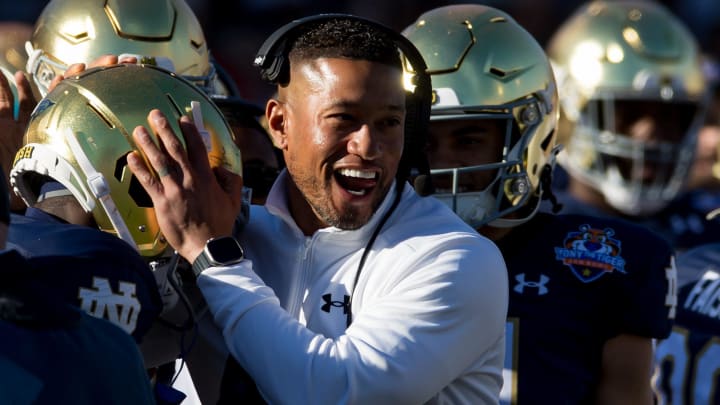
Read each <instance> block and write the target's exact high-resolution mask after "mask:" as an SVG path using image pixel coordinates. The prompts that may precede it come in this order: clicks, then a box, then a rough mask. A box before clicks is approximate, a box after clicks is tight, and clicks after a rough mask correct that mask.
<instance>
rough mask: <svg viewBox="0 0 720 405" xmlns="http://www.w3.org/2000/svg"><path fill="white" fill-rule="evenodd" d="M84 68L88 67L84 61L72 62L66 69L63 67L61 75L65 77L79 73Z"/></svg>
mask: <svg viewBox="0 0 720 405" xmlns="http://www.w3.org/2000/svg"><path fill="white" fill-rule="evenodd" d="M86 69H88V67H87V66H86V65H85V64H84V63H73V64H72V65H70V66H68V68H67V69H65V72H64V73H63V74H62V75H63V76H65V77H70V76H74V75H77V74H80V73H82V72H83V71H84V70H86Z"/></svg>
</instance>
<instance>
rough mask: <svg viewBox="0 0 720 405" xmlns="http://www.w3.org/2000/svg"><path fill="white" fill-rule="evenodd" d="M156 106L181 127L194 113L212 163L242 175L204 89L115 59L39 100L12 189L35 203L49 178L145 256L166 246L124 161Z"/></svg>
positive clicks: (148, 204) (16, 163)
mask: <svg viewBox="0 0 720 405" xmlns="http://www.w3.org/2000/svg"><path fill="white" fill-rule="evenodd" d="M153 108H158V109H160V110H161V111H162V112H163V114H165V116H167V117H168V119H169V121H170V125H171V126H172V128H173V130H174V131H175V133H176V134H180V133H181V131H180V126H179V123H178V120H179V118H180V117H181V116H182V115H189V116H191V118H192V119H193V121H194V122H195V125H196V126H197V127H198V129H199V130H200V132H201V134H203V136H204V137H205V143H206V147H207V152H208V157H209V158H210V163H211V165H213V166H215V167H217V166H220V165H222V166H224V167H226V168H227V169H228V170H230V171H232V172H234V173H237V174H239V175H242V166H241V158H240V151H239V149H238V148H237V147H236V146H235V143H234V142H233V137H232V132H231V130H230V128H229V126H228V124H227V122H226V121H225V119H224V118H223V116H222V113H221V112H220V110H219V109H218V108H217V107H216V106H215V104H214V103H212V102H211V101H210V99H209V98H208V96H207V95H206V94H204V93H203V92H202V91H201V90H200V89H198V88H197V87H196V86H194V85H192V84H191V83H190V82H189V81H187V80H184V79H182V78H180V77H179V76H177V75H175V74H172V73H169V72H167V71H166V70H164V69H160V68H157V67H154V66H147V65H115V66H111V67H105V68H95V69H90V70H87V71H85V72H83V73H81V74H80V75H78V76H76V77H72V78H66V79H65V80H63V81H62V82H60V84H59V85H58V86H57V87H56V88H55V89H54V90H53V91H51V92H50V93H48V95H47V96H46V97H45V98H44V99H43V100H42V101H41V102H40V103H39V104H38V105H37V107H36V108H35V110H34V112H33V114H32V116H31V119H30V123H29V125H28V129H27V131H26V133H25V139H24V146H23V147H22V148H21V149H20V150H19V151H18V153H17V156H16V158H15V161H14V163H13V168H12V171H11V173H10V178H11V184H12V186H13V188H14V189H15V191H16V193H18V195H20V196H21V197H22V199H23V200H24V201H25V202H26V204H28V205H33V204H34V203H35V201H37V198H38V193H39V190H40V187H41V186H42V184H43V183H44V182H46V181H48V178H50V179H52V180H53V181H56V182H59V183H61V184H62V185H63V186H64V187H65V188H66V189H67V190H69V191H70V192H71V193H72V194H73V196H75V198H76V199H77V201H78V202H79V203H80V205H82V207H83V208H84V209H85V211H86V212H91V213H92V215H93V217H94V219H95V222H96V223H97V224H98V227H99V228H100V229H102V230H103V231H107V232H110V233H114V234H116V235H117V236H119V237H120V238H122V239H124V240H126V241H127V242H128V243H130V244H131V245H133V246H136V247H137V249H138V250H139V252H140V253H141V254H142V255H143V256H145V257H146V258H150V257H155V256H158V255H160V254H163V253H165V250H166V248H167V247H168V245H167V243H166V241H165V239H164V238H163V237H162V235H161V232H160V227H159V225H158V223H157V219H156V217H155V211H154V210H153V207H152V201H151V200H150V198H149V196H148V195H147V194H146V192H145V191H144V189H143V188H142V186H141V185H140V184H139V182H138V181H137V179H135V177H134V176H133V175H132V172H130V170H129V169H128V168H127V162H126V156H127V154H128V153H130V152H131V151H141V150H140V149H139V148H138V147H137V146H136V145H135V144H134V142H133V139H132V131H133V129H134V128H135V127H136V126H138V125H144V126H146V125H147V114H148V113H149V112H150V110H151V109H153Z"/></svg>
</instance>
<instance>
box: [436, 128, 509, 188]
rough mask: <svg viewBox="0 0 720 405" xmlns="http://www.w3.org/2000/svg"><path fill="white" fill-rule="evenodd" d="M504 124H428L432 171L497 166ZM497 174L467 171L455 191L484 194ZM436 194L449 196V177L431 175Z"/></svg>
mask: <svg viewBox="0 0 720 405" xmlns="http://www.w3.org/2000/svg"><path fill="white" fill-rule="evenodd" d="M505 126H506V121H505V120H498V119H474V120H447V121H431V123H430V128H429V133H428V135H429V136H428V146H427V149H426V151H427V156H428V161H429V163H430V168H431V169H451V168H460V167H468V166H477V165H483V164H490V163H497V162H499V161H500V160H501V158H502V149H503V146H504V144H505V142H504V141H505ZM496 173H497V170H477V171H470V172H466V173H464V174H460V175H459V176H458V191H460V192H469V191H481V190H484V189H485V188H486V187H487V186H488V185H489V184H490V183H491V182H492V180H493V179H494V178H495V175H496ZM433 186H434V187H435V188H436V190H437V191H438V192H450V191H451V187H452V174H447V175H437V176H436V175H433Z"/></svg>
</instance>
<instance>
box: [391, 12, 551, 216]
mask: <svg viewBox="0 0 720 405" xmlns="http://www.w3.org/2000/svg"><path fill="white" fill-rule="evenodd" d="M403 34H404V35H405V36H406V37H407V38H408V39H410V41H411V42H412V43H413V44H414V45H415V46H416V47H417V48H418V50H419V51H420V53H421V54H422V56H423V58H424V59H425V61H426V63H427V66H428V70H427V71H428V73H429V74H430V75H431V79H432V87H433V104H432V108H431V122H432V121H437V120H458V119H462V120H467V119H500V120H504V121H505V122H506V124H507V125H506V128H507V129H506V137H505V148H504V151H503V153H502V155H500V156H497V161H496V162H495V163H492V164H485V165H479V166H473V167H465V168H451V169H436V168H432V167H431V173H432V176H433V177H436V176H439V175H443V174H452V175H453V176H454V179H455V181H454V182H453V183H454V184H456V185H457V184H458V181H457V180H458V178H460V177H461V176H463V174H465V173H470V172H472V171H478V170H491V171H495V172H496V176H495V180H494V181H493V182H492V183H491V184H490V185H489V186H488V187H487V188H486V189H485V190H482V191H473V192H458V190H450V191H444V192H436V193H435V197H437V198H439V199H441V200H443V201H445V202H446V203H448V204H449V205H450V206H451V207H452V208H453V209H454V210H455V212H456V213H457V214H458V215H460V216H461V217H462V218H463V219H464V220H465V221H466V222H467V223H469V224H470V225H472V226H474V227H478V226H480V225H484V224H490V225H492V226H497V227H506V226H514V225H517V224H519V223H521V222H523V221H525V220H527V219H529V218H530V217H531V216H532V214H533V213H534V212H535V209H536V208H537V206H538V205H539V203H540V197H541V194H542V192H543V185H544V184H545V183H544V180H543V179H544V178H545V177H546V176H548V177H547V178H548V179H549V176H550V171H551V170H552V167H553V165H554V162H555V154H556V150H555V147H556V144H555V126H556V124H557V119H558V100H557V89H556V85H555V80H554V77H553V73H552V69H551V67H550V64H549V62H548V59H547V57H546V55H545V52H544V50H543V48H542V47H541V46H540V45H539V44H538V42H537V41H536V40H535V39H534V38H533V36H532V35H531V34H530V33H528V32H527V31H526V30H525V29H524V28H523V27H521V26H520V25H519V24H518V23H517V22H516V21H515V20H514V19H513V18H512V17H511V16H509V15H508V14H506V13H504V12H503V11H501V10H498V9H495V8H492V7H487V6H481V5H469V4H468V5H453V6H446V7H440V8H436V9H434V10H431V11H429V12H427V13H425V14H422V15H421V16H420V17H419V18H418V20H417V21H416V22H415V23H414V24H413V25H411V26H409V27H407V28H406V29H405V30H404V31H403ZM530 204H532V205H531V206H530V209H528V210H527V214H526V216H525V217H521V218H518V219H516V220H509V219H505V218H503V217H504V216H507V214H509V213H511V212H519V211H520V208H521V207H524V206H528V205H530Z"/></svg>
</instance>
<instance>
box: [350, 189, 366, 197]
mask: <svg viewBox="0 0 720 405" xmlns="http://www.w3.org/2000/svg"><path fill="white" fill-rule="evenodd" d="M347 192H348V193H350V194H352V195H357V196H362V195H365V194H366V193H367V190H357V191H356V190H347Z"/></svg>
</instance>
